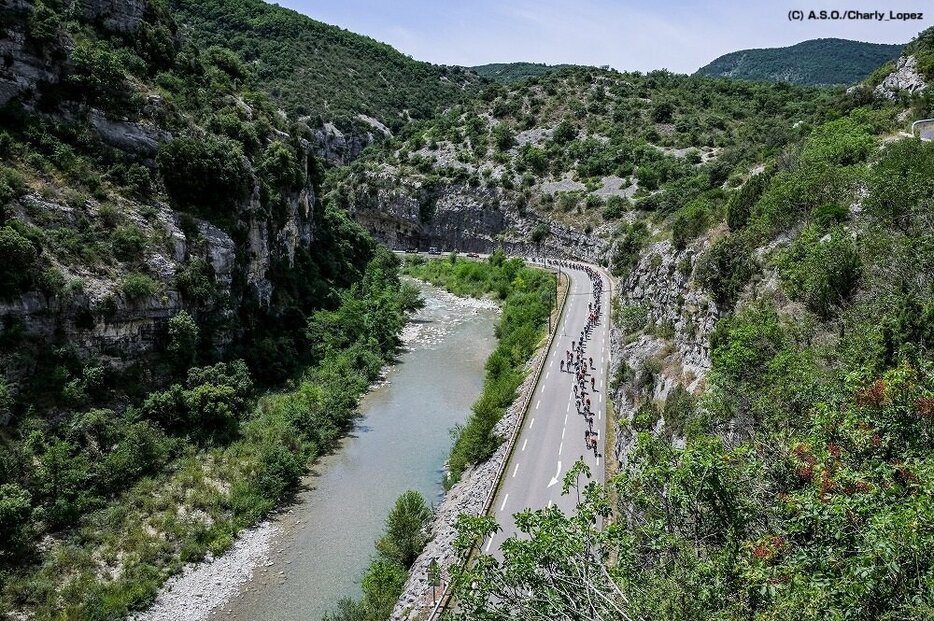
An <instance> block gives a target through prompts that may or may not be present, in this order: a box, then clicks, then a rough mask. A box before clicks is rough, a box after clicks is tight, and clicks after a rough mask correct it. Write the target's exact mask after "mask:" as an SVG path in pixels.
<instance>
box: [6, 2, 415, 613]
mask: <svg viewBox="0 0 934 621" xmlns="http://www.w3.org/2000/svg"><path fill="white" fill-rule="evenodd" d="M69 6H70V5H69ZM96 6H97V5H94V4H93V3H86V4H82V5H80V6H79V7H78V8H74V7H72V8H69V7H68V6H66V5H65V3H60V2H48V3H41V2H37V3H36V4H35V6H32V5H31V4H23V6H22V7H20V8H15V9H10V8H4V9H2V13H0V17H2V24H3V28H4V30H3V35H2V36H3V37H4V44H10V45H11V49H13V50H14V51H15V54H16V56H15V60H12V57H11V67H12V68H11V69H10V70H11V71H14V72H16V71H19V72H20V73H19V74H16V75H18V76H19V77H22V76H24V75H25V76H26V77H27V78H28V77H29V76H32V75H36V74H35V73H32V74H26V73H25V71H24V70H23V66H24V65H26V64H27V63H31V64H32V66H33V67H36V66H38V67H44V68H48V72H47V73H40V74H39V75H42V76H43V80H42V81H41V82H40V83H39V84H38V85H37V86H36V88H25V89H22V90H21V91H20V92H19V94H18V95H16V96H15V97H13V98H12V99H11V100H10V101H9V102H8V103H7V104H6V105H5V106H3V107H2V109H0V257H2V258H3V261H2V265H0V283H2V284H3V289H2V292H0V314H2V320H0V369H2V373H0V426H2V427H0V466H2V467H0V616H17V617H24V618H27V617H28V618H35V619H90V620H94V619H119V618H123V617H124V616H126V614H127V613H128V612H129V611H132V610H137V609H140V608H142V607H145V606H146V605H147V604H148V603H149V602H151V601H152V599H153V597H154V596H155V594H156V592H157V590H158V588H159V587H160V586H161V585H162V583H163V582H164V581H165V580H166V579H167V578H168V577H169V576H171V575H172V574H173V573H175V572H177V571H178V570H179V569H180V568H181V567H182V565H183V564H184V563H186V562H189V561H193V560H198V559H200V558H202V557H204V556H205V555H207V554H214V555H217V554H220V553H222V552H223V551H225V550H226V549H227V548H228V547H229V546H230V545H231V544H232V542H233V540H234V538H235V537H236V535H237V533H238V532H239V531H240V530H241V529H242V528H244V527H246V526H250V525H252V524H254V523H255V522H256V521H257V520H259V519H260V518H261V517H262V516H264V515H265V514H266V513H267V512H268V511H270V510H271V509H273V508H274V507H275V506H277V504H278V503H280V502H281V501H282V500H283V499H284V498H286V497H288V495H289V494H290V493H291V492H292V490H294V488H295V485H296V483H297V482H298V479H299V477H300V476H301V475H302V474H303V473H304V472H305V470H306V467H307V465H308V464H309V463H310V462H311V461H312V460H314V459H315V458H316V457H317V456H319V455H320V454H322V453H323V452H325V451H327V450H329V447H330V446H331V445H332V444H333V443H334V441H335V439H336V438H337V437H338V436H339V435H340V434H341V433H343V432H344V431H346V430H347V429H348V427H349V426H350V425H351V423H352V421H353V418H354V416H355V412H356V403H357V399H358V397H359V395H360V394H361V393H362V392H363V391H364V390H365V388H366V387H367V386H368V384H369V383H370V382H371V381H372V380H373V379H374V378H375V376H376V374H377V373H378V372H379V370H380V368H381V367H382V365H383V364H384V362H385V360H387V359H388V358H389V357H391V356H392V355H393V353H394V352H395V347H396V342H397V341H396V337H397V334H398V331H399V330H400V329H401V326H402V323H403V322H404V318H405V315H406V313H407V311H409V310H411V309H412V308H413V307H415V306H417V304H418V296H417V294H416V292H414V291H413V289H411V288H409V287H404V286H402V285H401V283H400V281H399V277H398V262H397V260H396V259H395V257H394V256H393V255H392V254H391V253H389V252H388V251H386V250H385V249H377V247H376V246H375V244H374V243H373V241H372V239H370V238H369V236H368V235H367V234H366V232H365V231H363V230H362V229H361V228H360V227H359V226H357V225H356V224H354V223H353V222H352V221H351V220H350V219H349V218H348V216H347V214H346V213H345V212H342V211H340V210H338V209H334V208H333V207H332V206H329V205H326V204H324V203H323V202H322V201H321V200H320V198H319V197H320V196H321V194H322V185H321V184H322V183H326V181H325V175H326V172H325V170H324V168H323V166H322V164H321V163H320V162H319V161H317V160H316V159H315V157H314V155H313V154H312V153H311V152H310V151H311V147H310V143H309V142H308V140H309V139H313V135H312V134H311V132H310V130H309V128H308V127H307V125H305V124H302V123H298V122H296V119H295V118H294V117H289V116H285V115H283V114H281V113H280V112H279V111H278V110H277V106H276V105H275V103H273V101H272V100H271V99H270V98H269V97H268V96H266V95H265V94H263V93H262V92H260V91H259V90H258V87H257V85H258V84H259V79H258V78H257V76H256V74H255V73H254V72H253V71H252V69H251V68H250V66H249V65H248V64H247V63H245V62H244V61H243V60H242V59H241V58H240V57H239V56H238V55H237V54H236V53H235V52H233V51H231V50H230V49H228V48H224V47H219V46H211V47H207V46H204V47H197V46H194V45H192V44H190V43H185V44H182V43H180V42H179V41H178V40H177V39H176V38H175V33H176V32H177V29H178V23H177V22H176V21H175V18H174V16H173V14H172V13H171V12H169V11H168V10H167V9H166V7H165V6H164V5H163V4H162V3H161V2H158V1H156V0H154V1H152V2H150V3H143V4H132V5H131V4H126V5H121V8H124V9H126V13H125V14H118V15H121V16H122V17H121V18H120V20H122V21H116V22H113V21H111V22H108V21H107V19H105V18H103V17H100V16H99V15H96V14H95V13H94V10H96V9H95V7H96ZM87 7H90V8H87ZM134 7H137V8H139V9H140V10H139V11H138V12H136V13H134V10H135V9H134ZM79 9H80V10H79ZM143 9H145V10H143ZM83 11H84V12H83ZM108 15H109V14H105V16H108ZM11 41H12V42H13V43H10V42H11ZM17 41H18V42H20V43H19V44H16V42H17ZM17 45H19V47H17ZM7 77H8V76H7V75H6V74H4V76H3V78H4V79H6V78H7ZM4 86H5V88H6V89H7V90H6V91H5V93H9V92H10V89H12V88H13V86H11V83H10V82H9V81H7V82H5V83H4ZM127 137H131V138H132V140H128V139H127ZM312 239H313V240H314V243H313V244H312V243H311V240H312ZM287 380H288V383H287V384H286V381H287ZM275 387H279V388H283V387H288V390H287V391H286V392H282V393H275V394H269V393H267V391H268V389H269V388H275ZM264 393H266V394H264Z"/></svg>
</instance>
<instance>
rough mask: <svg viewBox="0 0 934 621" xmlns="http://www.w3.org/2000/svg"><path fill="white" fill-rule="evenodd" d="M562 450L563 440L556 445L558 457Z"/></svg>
mask: <svg viewBox="0 0 934 621" xmlns="http://www.w3.org/2000/svg"><path fill="white" fill-rule="evenodd" d="M563 450H564V440H562V441H561V444H559V445H558V455H560V454H561V451H563ZM500 510H501V511H502V509H500Z"/></svg>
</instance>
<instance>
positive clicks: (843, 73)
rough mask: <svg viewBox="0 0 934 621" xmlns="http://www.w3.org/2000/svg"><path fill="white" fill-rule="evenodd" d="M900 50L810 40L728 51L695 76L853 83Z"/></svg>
mask: <svg viewBox="0 0 934 621" xmlns="http://www.w3.org/2000/svg"><path fill="white" fill-rule="evenodd" d="M903 47H904V46H903V45H885V44H881V43H863V42H861V41H849V40H846V39H813V40H810V41H802V42H801V43H797V44H795V45H791V46H789V47H777V48H766V49H752V50H740V51H738V52H731V53H729V54H725V55H723V56H720V57H719V58H717V59H715V60H713V61H712V62H710V63H709V64H707V65H704V66H703V67H701V68H700V69H698V70H697V72H696V75H707V76H713V77H721V78H734V79H739V80H754V81H757V82H790V83H792V84H800V85H804V86H828V85H835V84H853V83H855V82H858V81H860V80H862V79H863V78H865V77H866V76H868V75H869V74H870V73H872V72H873V71H874V70H875V69H876V68H878V67H879V66H880V65H883V64H885V63H887V62H888V61H890V60H894V59H895V58H897V57H898V55H899V54H900V53H901V51H902V48H903Z"/></svg>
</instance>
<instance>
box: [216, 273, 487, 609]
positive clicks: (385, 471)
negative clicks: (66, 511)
mask: <svg viewBox="0 0 934 621" xmlns="http://www.w3.org/2000/svg"><path fill="white" fill-rule="evenodd" d="M422 289H423V295H424V297H425V301H426V307H425V308H424V309H423V310H421V311H419V312H418V313H417V315H416V316H415V317H414V319H413V321H412V322H411V323H410V324H409V325H408V326H407V327H406V329H405V333H404V335H403V338H404V340H405V342H406V344H407V351H405V352H404V353H402V354H401V355H400V357H399V361H398V364H396V365H395V366H394V367H393V368H392V369H391V370H390V371H389V373H388V375H387V382H386V383H385V384H383V385H381V386H379V387H377V388H376V389H375V390H372V391H371V392H369V393H368V394H367V395H366V396H365V397H364V398H363V400H362V402H361V405H360V411H361V415H362V416H361V419H360V421H359V422H358V424H357V426H356V428H355V429H354V431H353V433H352V434H351V435H350V436H348V437H347V438H346V439H345V440H344V441H343V442H342V443H341V446H340V447H339V448H338V449H337V450H336V451H335V452H334V453H333V454H331V455H329V456H327V457H325V458H324V459H322V460H320V461H319V462H318V463H317V464H316V465H315V467H314V470H313V472H312V473H311V475H310V476H309V477H307V478H306V480H305V487H304V489H303V491H302V492H301V493H300V494H299V498H298V502H297V503H296V504H295V505H294V506H293V507H291V509H289V510H287V511H286V512H285V513H284V514H283V515H281V516H279V517H278V518H277V519H276V522H277V528H276V531H275V535H273V540H272V551H271V554H270V561H269V562H268V563H264V564H263V566H261V567H258V568H257V569H256V571H255V572H254V573H253V578H252V580H250V581H249V582H247V583H246V584H245V585H244V587H243V589H242V590H241V593H240V594H239V595H238V596H236V597H235V598H234V599H233V600H231V601H229V602H227V603H226V604H224V605H223V606H222V607H221V608H219V609H217V610H215V612H214V614H213V615H212V616H211V619H212V621H220V620H222V619H223V620H233V621H258V620H263V621H298V620H301V621H317V620H318V619H320V618H321V617H322V615H323V614H324V613H325V612H326V611H328V610H332V609H333V608H334V606H335V604H336V603H337V601H338V600H339V599H340V598H343V597H359V596H360V595H361V589H360V580H361V578H362V577H363V572H364V570H365V569H366V567H367V566H368V565H369V562H370V560H371V559H372V557H373V556H374V554H375V551H374V548H373V543H374V542H375V541H376V539H378V538H379V536H380V535H381V534H382V530H383V523H384V520H385V518H386V515H387V514H388V513H389V510H390V509H391V508H392V505H393V503H394V502H395V500H396V498H397V497H398V496H399V495H400V494H401V493H402V492H404V491H406V490H409V489H414V490H417V491H419V492H421V493H422V494H423V495H424V496H425V498H427V499H428V500H429V501H430V502H432V503H434V504H437V503H438V502H440V500H441V498H442V495H443V490H442V487H441V477H442V470H441V469H442V466H443V463H444V460H445V458H446V457H447V453H448V450H449V449H450V446H451V437H450V433H449V431H450V429H451V428H452V427H454V426H455V425H457V424H461V423H463V422H464V421H465V420H466V419H467V416H468V415H469V413H470V406H471V404H472V403H473V402H474V400H476V398H477V397H478V396H479V394H480V391H481V389H482V386H483V367H484V363H485V362H486V359H487V357H488V356H489V354H490V353H491V352H492V351H493V348H494V347H495V345H496V340H495V338H494V335H493V326H494V323H495V320H496V312H495V311H494V310H493V309H491V308H490V305H489V304H487V303H480V302H477V301H474V300H463V299H460V298H456V297H454V296H452V295H450V294H448V293H446V292H444V291H442V290H440V289H436V288H434V287H430V286H428V285H422Z"/></svg>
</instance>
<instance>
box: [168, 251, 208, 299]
mask: <svg viewBox="0 0 934 621" xmlns="http://www.w3.org/2000/svg"><path fill="white" fill-rule="evenodd" d="M175 286H176V287H177V288H178V290H179V291H180V292H181V294H182V295H183V296H185V298H186V299H187V300H188V301H190V302H194V303H196V304H208V303H210V302H211V301H212V300H213V299H214V297H215V296H216V295H217V286H216V285H215V282H214V267H213V266H212V265H211V264H210V263H208V262H207V261H205V260H204V259H202V258H200V257H198V258H194V259H192V260H191V261H189V262H188V263H186V264H185V265H183V266H182V267H181V268H179V269H178V271H177V272H176V273H175Z"/></svg>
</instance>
